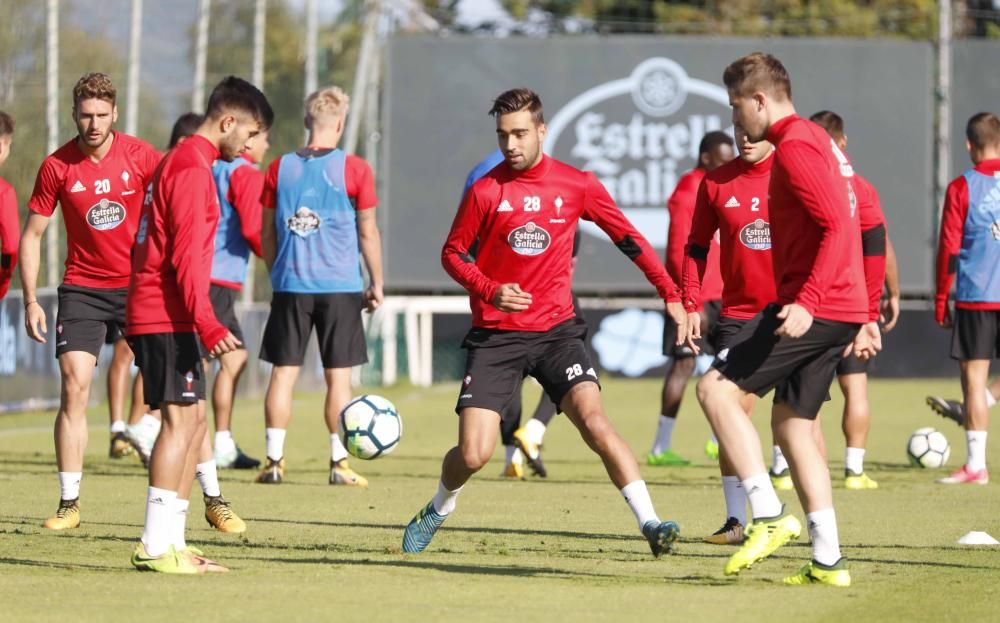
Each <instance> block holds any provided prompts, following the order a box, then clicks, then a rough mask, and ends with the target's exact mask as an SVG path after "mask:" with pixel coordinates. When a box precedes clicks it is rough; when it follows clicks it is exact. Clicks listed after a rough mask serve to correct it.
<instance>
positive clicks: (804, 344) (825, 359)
mask: <svg viewBox="0 0 1000 623" xmlns="http://www.w3.org/2000/svg"><path fill="white" fill-rule="evenodd" d="M779 311H781V306H779V305H777V304H774V303H772V304H770V305H768V306H767V307H765V308H764V309H763V311H761V312H760V313H759V314H757V315H756V316H755V317H754V318H753V319H752V320H750V321H748V322H747V323H746V325H744V327H743V329H742V330H741V331H740V332H739V333H737V334H736V335H735V336H734V337H733V341H732V345H731V346H730V347H729V348H728V349H727V350H723V351H722V352H720V353H719V356H718V357H716V359H715V362H714V363H713V364H712V366H713V367H714V368H716V369H717V370H718V371H719V372H721V373H722V375H723V376H725V377H726V378H727V379H729V380H730V381H732V382H734V383H736V384H737V385H738V386H739V387H740V389H742V390H744V391H747V392H752V393H754V394H757V395H758V396H764V394H766V393H767V392H769V391H771V389H774V390H775V392H774V401H775V402H776V403H785V404H787V405H788V406H789V407H791V408H792V409H793V410H794V411H795V412H796V413H797V414H798V415H800V416H801V417H805V418H808V419H815V418H816V415H817V414H818V413H819V408H820V407H821V406H822V405H823V402H824V401H825V400H827V399H828V398H829V395H830V394H829V390H830V383H832V382H833V376H834V372H835V371H836V369H837V364H839V363H840V360H841V359H842V358H843V354H844V348H846V347H847V345H848V344H849V343H851V342H852V341H853V340H854V336H855V335H857V333H858V329H860V328H861V325H860V324H856V323H850V322H836V321H833V320H824V319H822V318H814V319H813V323H812V326H811V327H809V330H808V331H806V333H805V335H803V336H802V337H800V338H798V339H791V338H787V337H778V336H776V335H775V334H774V331H775V330H776V329H777V328H778V327H779V326H781V323H782V320H780V319H779V318H778V317H777V316H778V312H779Z"/></svg>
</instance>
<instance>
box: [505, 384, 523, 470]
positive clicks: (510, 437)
mask: <svg viewBox="0 0 1000 623" xmlns="http://www.w3.org/2000/svg"><path fill="white" fill-rule="evenodd" d="M521 410H522V404H521V388H520V387H518V388H517V391H516V392H514V395H513V396H512V397H511V400H510V402H509V403H508V404H507V406H506V407H504V410H503V412H502V413H501V414H500V443H502V444H503V451H504V462H503V471H502V472H500V476H501V477H502V478H513V479H515V480H523V479H524V458H525V455H524V453H523V452H521V449H520V447H519V442H518V439H517V437H516V435H517V433H518V432H519V431H520V430H521V428H520V426H521Z"/></svg>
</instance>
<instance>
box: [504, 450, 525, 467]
mask: <svg viewBox="0 0 1000 623" xmlns="http://www.w3.org/2000/svg"><path fill="white" fill-rule="evenodd" d="M503 451H504V460H505V461H506V463H505V465H510V464H512V463H513V464H515V465H523V464H524V455H523V454H521V449H520V448H518V447H517V446H504V447H503Z"/></svg>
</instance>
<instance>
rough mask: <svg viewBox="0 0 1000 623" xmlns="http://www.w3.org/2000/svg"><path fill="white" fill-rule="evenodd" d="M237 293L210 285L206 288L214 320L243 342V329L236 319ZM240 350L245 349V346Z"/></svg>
mask: <svg viewBox="0 0 1000 623" xmlns="http://www.w3.org/2000/svg"><path fill="white" fill-rule="evenodd" d="M238 293H239V292H238V291H237V290H233V289H232V288H227V287H225V286H219V285H216V284H214V283H213V284H212V285H211V286H209V288H208V298H209V299H211V301H212V310H214V311H215V317H216V319H217V320H218V321H219V322H221V323H222V326H224V327H226V328H227V329H229V332H230V333H232V334H233V335H234V336H236V339H238V340H239V341H240V342H243V328H242V327H240V321H239V320H237V319H236V295H237V294H238ZM240 348H246V345H244V346H241V347H240Z"/></svg>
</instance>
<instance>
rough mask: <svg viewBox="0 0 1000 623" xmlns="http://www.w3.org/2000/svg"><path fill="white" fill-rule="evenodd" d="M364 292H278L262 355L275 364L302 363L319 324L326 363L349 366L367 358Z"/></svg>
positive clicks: (321, 351) (337, 366)
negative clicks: (363, 317)
mask: <svg viewBox="0 0 1000 623" xmlns="http://www.w3.org/2000/svg"><path fill="white" fill-rule="evenodd" d="M364 307H365V303H364V295H362V293H361V292H338V293H330V294H299V293H293V292H275V293H274V296H273V298H272V299H271V315H270V316H268V318H267V326H265V327H264V338H263V341H262V343H261V347H260V358H261V359H263V360H264V361H268V362H270V363H272V364H274V365H276V366H301V365H302V363H303V361H305V355H306V347H307V346H308V345H309V334H310V333H312V329H313V327H314V326H315V327H316V339H317V341H318V343H319V356H320V359H322V360H323V367H324V368H326V369H331V368H350V367H351V366H357V365H360V364H363V363H367V362H368V347H367V346H366V344H365V330H364V325H363V324H362V323H361V310H362V309H364Z"/></svg>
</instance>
